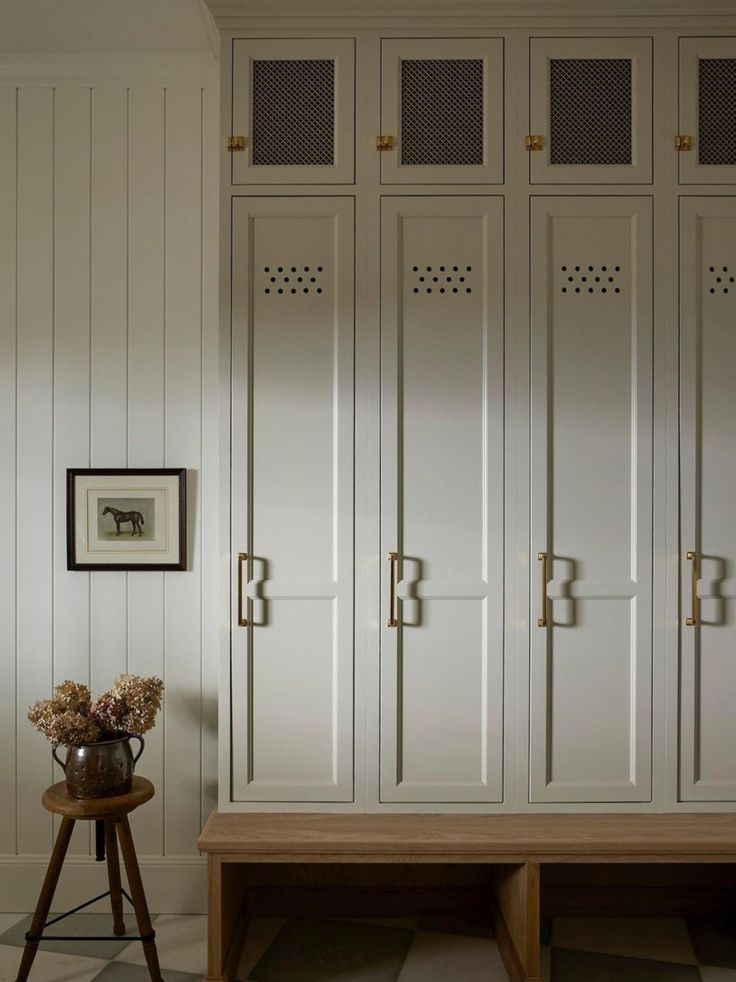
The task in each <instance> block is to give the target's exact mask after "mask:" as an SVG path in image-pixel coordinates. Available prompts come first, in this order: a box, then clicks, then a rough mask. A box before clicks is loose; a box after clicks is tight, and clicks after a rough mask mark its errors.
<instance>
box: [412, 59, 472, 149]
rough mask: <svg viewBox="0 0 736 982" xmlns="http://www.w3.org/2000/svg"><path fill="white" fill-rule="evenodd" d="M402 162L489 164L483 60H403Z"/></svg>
mask: <svg viewBox="0 0 736 982" xmlns="http://www.w3.org/2000/svg"><path fill="white" fill-rule="evenodd" d="M401 163H402V164H405V165H407V166H425V167H426V166H432V165H434V166H439V165H445V166H453V165H454V166H463V165H472V164H476V165H477V164H482V163H483V60H482V59H481V58H421V59H419V58H416V59H407V60H406V61H402V62H401Z"/></svg>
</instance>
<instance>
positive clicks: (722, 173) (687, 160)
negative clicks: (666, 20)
mask: <svg viewBox="0 0 736 982" xmlns="http://www.w3.org/2000/svg"><path fill="white" fill-rule="evenodd" d="M679 132H680V134H681V135H685V136H690V137H691V138H692V146H691V149H690V150H687V151H683V152H681V153H679V154H678V157H679V164H680V182H681V183H682V184H733V183H735V182H736V38H732V37H731V38H714V37H710V38H680V121H679Z"/></svg>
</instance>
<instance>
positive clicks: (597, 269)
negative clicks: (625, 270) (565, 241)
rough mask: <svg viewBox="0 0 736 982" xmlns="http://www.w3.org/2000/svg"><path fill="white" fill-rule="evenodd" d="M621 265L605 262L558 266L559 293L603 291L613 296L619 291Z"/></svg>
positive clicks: (581, 293) (580, 293) (583, 293)
mask: <svg viewBox="0 0 736 982" xmlns="http://www.w3.org/2000/svg"><path fill="white" fill-rule="evenodd" d="M620 273H621V267H620V266H618V265H616V264H615V263H614V264H608V263H606V264H605V265H604V266H589V265H585V266H584V265H583V264H582V263H581V264H579V265H569V264H567V263H566V264H565V265H564V266H560V293H571V294H578V295H581V296H582V295H585V294H591V293H605V294H606V295H608V296H614V295H615V294H617V293H621V287H620V286H619V275H620Z"/></svg>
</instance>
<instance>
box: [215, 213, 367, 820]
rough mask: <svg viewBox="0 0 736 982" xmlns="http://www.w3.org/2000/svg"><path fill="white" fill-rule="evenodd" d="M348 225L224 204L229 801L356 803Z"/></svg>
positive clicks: (342, 216) (344, 217)
mask: <svg viewBox="0 0 736 982" xmlns="http://www.w3.org/2000/svg"><path fill="white" fill-rule="evenodd" d="M353 224H354V223H353V202H352V199H347V198H329V197H325V198H319V199H318V198H260V199H258V198H235V199H234V201H233V447H232V469H233V485H232V486H233V506H232V507H233V511H232V529H233V538H232V542H233V560H234V564H233V623H234V625H235V626H234V627H233V642H232V715H233V734H232V742H233V799H234V800H236V801H349V800H351V799H352V793H353V791H352V755H353V743H352V740H353V723H352V713H353V708H352V701H353V640H352V639H353V624H352V616H353V614H352V608H353ZM239 553H244V554H246V558H244V559H241V560H240V561H238V554H239ZM241 619H243V620H245V622H246V623H245V624H243V625H242V626H241V625H239V623H238V622H239V620H241Z"/></svg>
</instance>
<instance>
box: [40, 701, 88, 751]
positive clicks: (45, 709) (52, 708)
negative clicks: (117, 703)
mask: <svg viewBox="0 0 736 982" xmlns="http://www.w3.org/2000/svg"><path fill="white" fill-rule="evenodd" d="M28 719H29V720H30V721H31V723H33V725H34V726H35V727H36V729H37V730H38V731H39V732H40V733H43V735H44V736H45V737H47V738H48V739H49V740H51V742H52V743H58V744H61V745H62V746H64V747H71V746H79V745H80V744H83V743H94V742H95V741H96V740H99V738H100V728H99V727H98V726H97V724H96V723H95V722H94V721H93V720H91V719H90V718H89V717H88V716H86V715H85V714H83V713H78V712H75V711H74V710H71V709H61V710H60V708H59V704H58V701H57V700H56V699H42V700H40V701H39V702H37V703H35V705H33V706H31V708H30V709H29V710H28Z"/></svg>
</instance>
